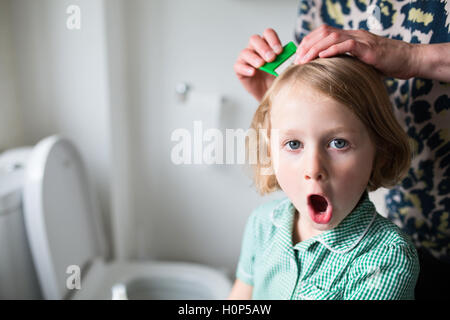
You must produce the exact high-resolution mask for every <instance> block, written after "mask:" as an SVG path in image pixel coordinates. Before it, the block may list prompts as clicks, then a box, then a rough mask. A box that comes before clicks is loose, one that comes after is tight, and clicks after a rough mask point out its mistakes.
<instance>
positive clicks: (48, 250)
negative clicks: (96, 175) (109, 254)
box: [23, 136, 105, 299]
mask: <svg viewBox="0 0 450 320" xmlns="http://www.w3.org/2000/svg"><path fill="white" fill-rule="evenodd" d="M92 195H93V194H92V193H91V192H89V183H88V179H87V175H86V171H85V168H84V165H83V162H82V159H81V157H80V155H79V153H78V152H77V150H76V148H75V146H74V145H73V144H72V143H71V142H70V141H69V140H67V139H64V138H62V137H60V136H52V137H49V138H46V139H44V140H42V141H41V142H39V143H38V144H37V145H36V146H35V147H34V148H33V151H32V153H31V155H30V160H29V162H28V164H27V170H26V174H25V182H24V195H23V196H24V217H25V225H26V229H27V234H28V239H29V242H30V247H31V251H32V255H33V260H34V264H35V267H36V271H37V274H38V277H39V282H40V284H41V289H42V292H43V295H44V298H46V299H63V298H64V297H66V295H67V293H68V291H69V290H73V289H74V286H76V284H77V276H78V275H80V276H81V279H82V277H83V274H82V272H83V268H85V267H86V266H87V265H88V264H89V262H90V261H91V260H93V258H95V257H98V256H102V255H103V254H104V248H105V247H104V239H103V236H104V234H103V232H102V230H101V228H100V226H101V224H100V223H99V222H100V214H99V211H98V208H97V204H96V202H95V201H94V198H93V196H92ZM74 266H75V267H74ZM77 268H79V269H77ZM78 270H80V271H81V274H79V273H78ZM81 285H82V283H81Z"/></svg>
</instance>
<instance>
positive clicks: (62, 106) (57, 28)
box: [0, 0, 111, 235]
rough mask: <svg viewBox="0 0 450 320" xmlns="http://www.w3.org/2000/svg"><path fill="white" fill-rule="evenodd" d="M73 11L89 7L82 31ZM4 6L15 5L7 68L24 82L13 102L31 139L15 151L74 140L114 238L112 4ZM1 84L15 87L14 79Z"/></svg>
mask: <svg viewBox="0 0 450 320" xmlns="http://www.w3.org/2000/svg"><path fill="white" fill-rule="evenodd" d="M72 4H76V5H78V6H80V7H81V8H82V12H81V13H82V16H81V28H80V29H73V30H71V29H69V28H68V27H67V24H66V23H67V19H68V18H69V14H68V13H67V8H68V7H69V6H70V5H72ZM2 5H5V6H9V8H8V10H7V11H5V13H4V14H5V15H6V16H7V19H1V21H2V22H1V23H6V22H5V21H8V20H9V21H8V25H9V28H10V35H11V45H10V46H8V47H7V49H1V50H5V51H6V50H10V51H11V52H13V54H12V55H13V57H14V62H11V63H8V64H7V68H10V69H11V71H10V74H11V75H13V76H14V74H15V75H16V81H15V94H16V96H17V100H14V98H13V96H12V95H13V93H14V90H12V91H11V92H12V93H11V94H10V96H11V98H9V99H7V101H8V100H9V101H10V102H11V108H14V109H16V108H17V110H18V112H20V114H21V123H20V124H21V125H18V126H17V128H21V130H22V132H23V138H22V139H20V141H16V142H15V143H14V144H11V145H10V146H9V147H14V146H19V145H23V144H26V145H33V144H35V143H37V142H38V141H39V140H41V139H43V138H44V137H46V136H49V135H52V134H56V133H58V134H62V135H64V136H66V137H68V138H70V139H71V140H72V141H74V143H75V144H76V146H77V147H78V149H79V150H80V151H81V153H82V156H83V158H84V159H85V160H86V163H87V167H88V171H89V177H90V178H91V180H92V183H93V185H94V187H95V190H96V192H97V194H98V196H99V198H100V205H101V209H102V212H103V213H104V215H105V216H104V217H105V219H104V221H105V227H106V228H105V229H106V231H107V232H108V235H109V234H110V232H109V230H110V219H109V209H110V187H109V185H110V178H111V176H110V167H111V150H110V148H111V147H110V140H111V132H110V112H111V109H110V101H109V99H110V96H109V94H110V92H109V76H108V71H109V70H108V68H107V67H108V57H107V50H106V36H105V34H106V28H105V20H104V16H105V8H104V2H103V1H90V0H76V1H69V0H67V1H66V0H38V1H30V0H14V1H12V0H10V1H3V0H2ZM2 14H3V11H2ZM0 79H1V80H0V81H2V82H5V83H8V85H10V86H13V85H14V82H13V81H10V80H12V79H14V78H13V77H12V78H11V79H10V77H9V76H3V75H1V76H0ZM1 100H2V101H3V95H2V99H1ZM2 115H3V114H2ZM1 118H2V117H0V119H1ZM0 121H2V120H0ZM11 127H13V128H14V127H15V125H14V123H12V122H11V125H10V126H8V127H7V128H9V129H10V128H11Z"/></svg>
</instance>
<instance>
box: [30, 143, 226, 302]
mask: <svg viewBox="0 0 450 320" xmlns="http://www.w3.org/2000/svg"><path fill="white" fill-rule="evenodd" d="M23 204H24V217H25V225H26V230H27V234H28V238H29V241H30V249H31V252H32V257H33V261H34V264H35V267H36V272H37V275H38V279H39V283H40V286H41V290H42V293H43V296H44V298H45V299H112V298H114V299H126V298H128V299H180V300H184V299H225V298H226V297H227V295H228V294H229V292H230V290H231V282H230V280H229V279H228V278H227V277H226V276H225V275H224V274H223V273H221V272H219V271H217V270H214V269H212V268H209V267H206V266H202V265H197V264H192V263H176V262H157V261H145V262H138V261H136V262H131V261H129V262H122V261H113V262H106V261H105V260H104V259H103V256H104V254H105V252H106V251H105V240H104V233H103V231H102V230H103V229H102V228H101V225H100V214H99V211H98V209H97V205H96V201H95V200H94V197H93V195H92V193H91V192H89V186H88V182H87V176H86V171H85V168H84V165H83V162H82V159H81V157H80V155H79V153H78V152H77V150H76V148H75V147H74V145H73V144H72V143H71V142H70V141H68V140H67V139H64V138H61V137H59V136H52V137H49V138H46V139H44V140H42V141H41V142H40V143H38V144H37V145H36V146H35V147H34V148H33V151H32V152H31V155H30V159H29V161H28V162H27V169H26V175H25V186H24V193H23ZM73 266H75V267H73ZM78 267H79V270H80V271H81V272H80V273H81V277H80V281H79V282H77V278H76V276H77V268H78ZM77 283H78V284H79V287H80V288H79V289H77Z"/></svg>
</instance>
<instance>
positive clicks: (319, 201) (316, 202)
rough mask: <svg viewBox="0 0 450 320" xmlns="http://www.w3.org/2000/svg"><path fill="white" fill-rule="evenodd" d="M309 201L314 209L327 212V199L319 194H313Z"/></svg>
mask: <svg viewBox="0 0 450 320" xmlns="http://www.w3.org/2000/svg"><path fill="white" fill-rule="evenodd" d="M309 203H310V204H311V206H312V207H313V209H314V211H316V212H318V213H325V211H326V210H327V207H328V201H327V199H325V198H324V197H322V196H319V195H317V194H313V195H312V196H310V197H309Z"/></svg>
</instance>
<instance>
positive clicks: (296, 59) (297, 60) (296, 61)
mask: <svg viewBox="0 0 450 320" xmlns="http://www.w3.org/2000/svg"><path fill="white" fill-rule="evenodd" d="M294 63H295V64H299V63H300V56H299V55H298V54H295V59H294Z"/></svg>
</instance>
